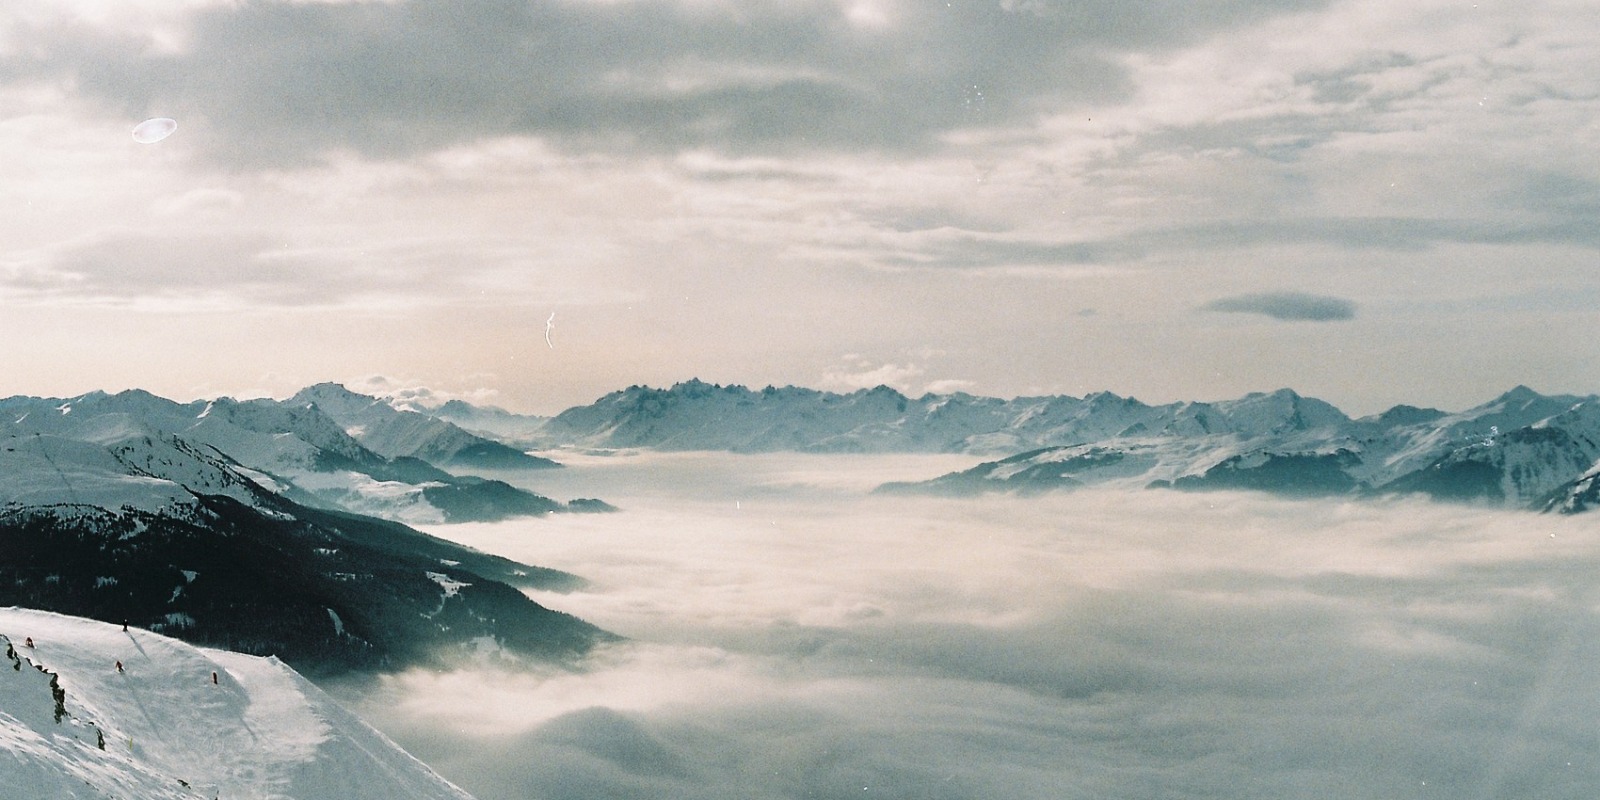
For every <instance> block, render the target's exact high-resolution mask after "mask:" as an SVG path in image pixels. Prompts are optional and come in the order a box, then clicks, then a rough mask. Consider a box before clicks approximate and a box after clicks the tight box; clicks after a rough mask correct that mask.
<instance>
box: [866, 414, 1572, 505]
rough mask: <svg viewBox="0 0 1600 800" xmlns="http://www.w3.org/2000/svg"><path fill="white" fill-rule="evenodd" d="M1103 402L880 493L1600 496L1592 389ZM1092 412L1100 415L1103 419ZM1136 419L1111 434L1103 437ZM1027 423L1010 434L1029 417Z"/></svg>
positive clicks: (1496, 500)
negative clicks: (1435, 397) (1107, 489)
mask: <svg viewBox="0 0 1600 800" xmlns="http://www.w3.org/2000/svg"><path fill="white" fill-rule="evenodd" d="M1099 397H1100V396H1091V398H1087V400H1088V401H1089V402H1091V403H1093V402H1095V401H1096V400H1098V398H1099ZM1099 405H1100V408H1099V409H1098V410H1097V411H1093V412H1090V413H1085V409H1084V404H1083V403H1081V402H1080V403H1079V404H1078V405H1076V406H1073V407H1072V414H1073V415H1075V416H1073V417H1072V419H1071V422H1070V424H1071V426H1072V427H1071V429H1072V431H1073V434H1074V435H1078V436H1082V437H1083V441H1080V442H1077V443H1073V444H1068V445H1059V446H1050V447H1041V448H1037V449H1034V450H1030V451H1027V452H1024V453H1021V454H1019V455H1015V456H1012V457H1009V458H1005V459H1001V460H999V461H993V462H987V463H984V464H981V465H979V466H977V467H974V468H972V469H969V470H965V471H962V472H958V473H952V474H950V475H945V476H942V477H939V478H936V479H934V480H930V481H926V482H922V483H913V484H891V485H888V486H885V487H883V490H884V491H891V492H894V491H899V492H905V491H915V492H928V491H931V492H944V493H958V494H959V493H973V492H984V491H1023V492H1031V491H1042V490H1049V489H1055V488H1065V487H1074V486H1081V485H1114V486H1125V487H1151V486H1155V487H1173V488H1179V489H1190V490H1203V489H1256V490H1262V491H1271V492H1276V493H1284V494H1302V495H1329V494H1368V493H1422V494H1426V495H1429V496H1432V497H1435V498H1438V499H1443V500H1462V501H1471V502H1484V503H1490V504H1504V505H1511V506H1523V507H1526V506H1532V507H1538V508H1545V509H1550V510H1560V511H1566V512H1575V511H1580V510H1584V509H1586V508H1588V507H1590V506H1591V505H1592V504H1593V503H1594V502H1595V501H1596V499H1600V498H1597V495H1600V487H1597V486H1596V484H1597V483H1600V480H1597V478H1596V476H1597V474H1600V470H1597V461H1600V398H1596V397H1576V396H1564V395H1563V396H1545V395H1541V394H1539V393H1537V392H1534V391H1533V390H1531V389H1528V388H1527V387H1523V386H1519V387H1517V388H1515V389H1513V390H1511V391H1509V392H1507V393H1505V394H1503V395H1501V396H1500V397H1497V398H1495V399H1493V400H1491V401H1489V402H1487V403H1484V404H1482V405H1479V406H1476V407H1474V408H1471V409H1467V410H1466V411H1462V412H1459V413H1454V414H1450V413H1445V412H1441V411H1435V410H1432V409H1418V408H1414V407H1410V406H1397V407H1396V408H1394V409H1390V410H1389V411H1386V412H1384V413H1383V414H1379V415H1375V416H1373V417H1365V418H1362V419H1358V420H1352V419H1350V418H1348V417H1346V416H1345V415H1344V414H1343V413H1341V412H1339V411H1338V410H1337V409H1335V408H1334V407H1332V406H1330V405H1328V404H1326V403H1323V402H1321V401H1317V400H1313V399H1310V398H1304V397H1300V396H1299V395H1296V394H1295V393H1293V392H1290V391H1288V390H1281V391H1278V392H1274V393H1272V394H1253V395H1248V396H1246V397H1244V398H1241V399H1239V400H1234V401H1226V402H1220V403H1214V404H1203V403H1184V404H1178V405H1177V406H1164V407H1156V408H1151V407H1148V406H1145V407H1140V406H1135V405H1134V404H1132V403H1129V402H1121V403H1114V402H1107V401H1104V400H1100V401H1099ZM1044 413H1049V412H1047V411H1041V414H1044ZM1056 416H1057V417H1058V418H1059V417H1062V416H1063V415H1061V414H1056ZM1097 418H1099V419H1103V420H1105V421H1104V422H1103V423H1100V424H1095V423H1094V420H1095V419H1097ZM1135 418H1137V421H1136V422H1135V423H1134V424H1132V425H1127V426H1125V427H1121V429H1120V430H1119V431H1117V432H1115V433H1110V434H1105V435H1097V434H1099V433H1102V432H1105V431H1111V430H1113V429H1117V428H1118V427H1119V426H1123V424H1124V423H1126V422H1128V421H1129V420H1131V419H1135ZM1025 423H1026V424H1025V425H1021V426H1016V427H1015V428H1014V430H1027V429H1028V427H1029V426H1031V425H1033V423H1032V421H1031V420H1028V421H1025ZM1057 430H1059V428H1058V429H1057ZM1056 435H1059V434H1058V433H1056V432H1051V433H1049V434H1046V435H1044V436H1043V437H1033V438H1034V439H1038V438H1049V437H1050V436H1056Z"/></svg>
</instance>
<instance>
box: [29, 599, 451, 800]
mask: <svg viewBox="0 0 1600 800" xmlns="http://www.w3.org/2000/svg"><path fill="white" fill-rule="evenodd" d="M29 638H31V639H32V640H33V646H32V647H28V646H27V645H26V640H27V639H29ZM5 648H9V649H8V650H5V653H6V657H5V658H4V659H3V660H0V797H6V798H10V797H18V798H34V797H39V798H45V797H48V798H130V799H131V798H139V799H140V800H145V799H146V798H148V799H151V800H165V799H166V798H185V799H186V800H187V799H192V798H205V799H206V800H211V799H212V798H219V797H220V798H228V799H229V800H256V799H259V800H268V799H269V798H271V799H273V800H284V799H287V798H293V799H294V800H324V799H325V800H407V799H411V798H416V799H417V800H424V799H426V800H433V799H434V798H438V799H439V800H471V798H470V795H468V794H466V793H465V792H463V791H461V790H460V789H458V788H456V787H455V786H452V785H451V784H449V783H448V782H446V781H445V780H444V779H443V778H440V777H439V776H438V775H437V774H435V773H434V772H433V771H432V770H431V769H429V768H428V767H427V766H426V765H424V764H423V763H422V762H420V761H417V760H416V759H415V758H412V757H411V756H410V755H409V754H407V753H406V752H405V751H403V750H401V749H400V748H399V747H398V746H396V745H395V744H394V743H393V742H391V741H389V739H387V738H386V737H384V736H383V735H382V734H380V733H378V732H377V731H375V730H373V729H372V728H371V727H370V726H368V725H367V724H366V723H364V722H362V721H361V720H360V719H358V718H357V717H355V716H354V715H352V714H351V713H349V712H348V711H345V710H344V709H343V708H342V707H340V706H339V705H338V704H337V703H335V702H334V701H333V700H332V699H330V698H329V697H328V696H327V695H325V694H324V693H323V692H322V691H321V690H319V689H317V688H316V687H315V686H313V685H312V684H311V683H310V682H308V681H306V680H305V679H304V678H302V677H301V676H300V675H299V674H298V673H296V672H295V671H294V670H292V669H290V668H289V667H287V666H286V665H284V664H283V663H282V662H280V661H278V660H277V659H275V658H260V657H256V656H248V655H241V654H237V653H229V652H224V651H219V650H207V649H201V648H196V647H192V646H190V645H187V644H184V643H182V642H179V641H177V640H175V639H170V638H167V637H165V636H161V635H159V634H155V633H150V632H148V631H144V630H139V629H130V630H128V631H123V630H122V629H121V627H120V626H117V625H108V624H105V623H101V622H95V621H92V620H86V619H81V618H78V617H68V616H62V615H59V614H52V613H48V612H43V611H33V610H28V609H18V608H10V609H0V649H5ZM119 661H120V662H121V664H122V667H123V670H122V671H121V672H118V671H117V669H116V664H117V662H119ZM213 673H215V674H216V683H213V682H212V674H213ZM52 675H54V676H55V679H56V683H57V685H58V686H59V688H60V689H61V690H63V691H64V693H65V694H64V697H63V698H62V700H61V702H60V703H59V704H58V703H57V700H56V695H55V694H54V693H53V690H52V686H51V679H52ZM58 712H64V713H58Z"/></svg>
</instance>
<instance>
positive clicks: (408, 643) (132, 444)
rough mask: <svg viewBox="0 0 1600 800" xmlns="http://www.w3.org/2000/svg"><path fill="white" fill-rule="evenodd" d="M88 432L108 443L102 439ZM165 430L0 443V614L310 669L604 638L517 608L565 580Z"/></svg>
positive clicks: (535, 607)
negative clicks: (527, 591) (347, 503)
mask: <svg viewBox="0 0 1600 800" xmlns="http://www.w3.org/2000/svg"><path fill="white" fill-rule="evenodd" d="M103 430H106V431H109V428H105V429H103ZM260 480H263V479H261V478H260V477H259V475H258V474H256V473H253V472H252V471H251V470H248V469H246V468H242V467H239V466H237V465H236V464H234V463H232V462H231V461H228V460H225V457H224V456H221V455H219V454H216V453H214V452H211V451H207V450H201V449H200V448H197V447H195V446H192V445H189V444H188V443H186V442H185V441H184V440H182V439H179V438H177V437H172V436H170V435H142V434H138V433H137V432H129V431H125V430H118V431H115V435H108V436H107V442H106V443H104V444H100V443H96V442H93V441H86V440H81V439H70V438H65V437H61V436H57V435H47V434H40V433H35V434H32V435H22V436H15V435H14V436H11V437H8V438H5V439H0V605H20V606H28V607H33V608H43V609H49V610H53V611H59V612H62V613H69V614H75V615H79V616H86V617H92V618H96V619H101V620H107V621H121V620H127V621H130V622H133V623H134V624H137V625H141V626H145V627H148V628H150V629H152V630H158V631H163V632H167V633H171V634H173V635H175V636H179V637H181V638H183V639H185V640H187V641H191V642H196V643H201V644H207V645H213V646H219V647H226V648H228V649H232V650H238V651H242V652H249V653H257V654H262V655H266V654H277V655H279V656H281V657H283V658H284V659H285V660H287V661H289V662H290V663H293V664H295V665H296V666H297V667H300V668H302V669H307V670H311V671H318V672H320V671H338V670H345V669H383V668H389V667H398V666H401V665H405V664H411V663H424V664H433V663H442V661H443V660H447V659H448V658H449V657H450V656H451V654H453V653H460V652H463V651H466V650H471V649H474V648H480V647H482V646H484V645H486V644H487V645H492V646H493V647H496V648H502V649H504V650H506V651H507V652H509V653H513V654H525V655H529V656H536V657H542V658H564V657H569V656H571V655H574V654H576V653H580V652H582V651H583V650H584V649H586V648H587V647H588V646H590V645H591V644H592V643H594V642H596V641H599V640H602V639H605V638H607V634H604V633H603V632H601V631H599V630H598V629H595V628H593V627H592V626H590V625H588V624H586V623H583V622H581V621H579V620H576V619H574V618H572V617H569V616H567V615H565V614H560V613H557V612H555V611H551V610H549V609H547V608H545V607H543V606H540V605H539V604H537V603H534V602H533V601H532V600H529V599H528V598H527V597H526V596H525V595H523V594H522V592H520V591H519V590H518V589H517V588H515V587H518V586H526V587H542V588H550V589H567V588H572V587H575V586H577V585H580V584H581V581H580V580H579V579H577V578H576V577H575V576H572V575H568V574H566V573H561V572H557V571H554V570H546V569H539V568H535V567H528V566H525V565H522V564H517V563H515V562H512V561H508V560H506V559H503V558H498V557H495V556H489V555H487V554H484V553H480V552H478V551H475V550H470V549H468V548H465V547H461V546H459V545H455V544H452V543H450V542H446V541H444V540H441V539H437V538H434V537H431V536H427V535H425V534H422V533H419V532H417V531H414V530H412V529H410V528H407V527H405V526H403V525H400V524H397V523H392V522H386V521H383V520H379V519H373V518H369V517H361V516H357V515H353V514H347V513H342V512H335V511H329V510H323V509H316V508H311V507H308V506H303V505H300V504H298V503H295V502H294V501H292V500H290V499H289V498H287V497H286V496H284V495H283V494H279V493H277V492H275V491H273V490H271V489H270V488H268V487H266V486H263V485H262V484H261V483H259V482H258V481H260Z"/></svg>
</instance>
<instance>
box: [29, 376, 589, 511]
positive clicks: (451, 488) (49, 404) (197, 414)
mask: <svg viewBox="0 0 1600 800" xmlns="http://www.w3.org/2000/svg"><path fill="white" fill-rule="evenodd" d="M369 399H370V398H369ZM410 416H412V417H417V418H420V419H423V420H425V421H429V422H434V423H435V424H436V425H444V423H437V422H436V421H432V420H427V418H425V417H421V416H420V415H410ZM36 434H42V435H53V436H58V437H62V438H66V439H73V440H78V441H84V442H90V443H95V444H101V445H106V446H113V447H114V446H117V443H118V442H126V441H135V442H136V441H140V440H149V441H160V442H166V443H169V444H171V443H174V442H176V443H179V444H175V445H172V446H184V447H189V448H191V449H203V450H206V451H208V452H209V453H210V454H211V455H212V456H214V457H217V458H220V459H223V460H225V461H227V462H230V463H231V464H233V465H234V466H236V467H241V468H244V470H243V471H244V472H247V473H248V474H249V476H250V477H251V478H252V479H254V480H255V482H256V483H258V484H259V485H261V486H263V487H265V488H267V489H269V490H271V491H274V492H279V493H282V494H284V495H285V496H287V497H290V498H293V499H295V500H297V501H299V502H301V503H305V504H310V505H322V506H330V507H334V508H340V509H344V510H347V511H355V512H358V513H364V514H371V515H375V516H381V517H385V518H389V519H395V520H399V521H404V522H411V523H431V522H454V521H467V520H492V519H501V518H505V517H508V516H520V515H530V514H544V513H549V512H551V511H560V510H566V506H565V505H564V504H562V503H559V502H556V501H554V500H551V499H549V498H545V497H541V496H539V495H536V494H533V493H532V492H528V491H525V490H522V489H518V488H515V487H512V486H511V485H509V484H506V483H504V482H501V481H490V480H484V479H482V478H476V477H471V476H457V475H453V474H451V473H449V472H446V471H445V470H443V469H441V468H439V467H438V466H435V465H434V464H432V463H430V462H428V461H427V460H425V459H423V458H420V457H416V456H412V455H394V456H385V455H382V454H379V453H377V452H374V451H373V450H372V449H370V448H368V447H366V446H365V445H363V444H362V443H361V442H360V441H358V440H357V439H355V438H354V437H352V436H351V435H349V433H347V432H346V431H345V428H344V427H343V426H342V425H341V424H340V423H339V422H337V421H335V420H334V419H333V418H331V417H329V416H328V415H327V414H325V413H324V412H323V411H322V410H321V409H320V408H319V407H317V406H316V405H314V404H312V403H297V402H292V401H290V402H279V401H275V400H267V399H261V400H244V401H240V400H234V399H231V398H219V399H216V400H211V401H196V402H193V403H177V402H174V401H172V400H167V399H164V398H160V397H157V396H155V395H152V394H150V393H148V392H143V391H138V390H131V391H126V392H121V393H118V394H114V395H112V394H105V393H103V392H93V393H90V394H87V395H83V396H80V397H75V398H70V399H61V398H40V397H11V398H6V399H4V400H0V437H8V436H9V437H18V436H29V435H36ZM461 436H465V437H470V434H465V433H464V432H461ZM436 438H439V437H436ZM472 438H473V439H474V440H475V437H472ZM480 444H481V443H477V442H475V441H474V442H468V443H467V444H465V445H463V447H464V448H466V449H471V448H478V450H480V451H482V452H490V453H492V452H495V451H494V449H493V448H492V447H488V446H480ZM493 447H498V448H501V449H504V450H508V451H510V452H512V453H515V454H516V455H521V453H520V451H515V450H512V449H511V448H505V447H504V446H503V445H494V446H493ZM530 458H531V457H530ZM541 461H542V460H541ZM580 507H587V506H580Z"/></svg>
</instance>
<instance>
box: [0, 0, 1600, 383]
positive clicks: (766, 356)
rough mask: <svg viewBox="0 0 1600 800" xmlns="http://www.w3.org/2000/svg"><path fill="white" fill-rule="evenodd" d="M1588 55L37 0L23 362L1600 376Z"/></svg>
mask: <svg viewBox="0 0 1600 800" xmlns="http://www.w3.org/2000/svg"><path fill="white" fill-rule="evenodd" d="M1597 63H1600V17H1597V16H1596V15H1595V14H1593V13H1592V7H1591V5H1590V4H1588V3H1584V2H1579V0H1536V1H1535V2H1531V3H1515V4H1512V3H1497V2H1478V3H1473V2H1468V1H1466V0H1450V1H1449V2H1445V1H1444V0H1409V1H1408V2H1404V3H1396V2H1391V1H1390V0H1184V1H1183V2H1179V0H1149V1H1148V2H1143V3H1137V4H1133V3H1123V2H1109V1H1108V0H1080V1H1078V2H1067V0H951V1H950V2H909V1H908V0H547V1H545V2H512V1H511V0H485V1H484V2H476V3H470V4H462V3H456V2H448V1H447V0H437V1H428V0H414V1H408V0H394V1H393V2H383V1H380V0H370V1H353V2H338V1H330V2H317V1H313V0H181V1H180V0H117V1H116V2H113V1H112V0H38V2H30V3H27V4H24V5H23V6H21V7H18V8H8V9H7V11H6V12H4V13H3V14H0V101H3V102H4V103H5V108H6V111H5V113H4V114H0V148H3V152H5V153H6V154H7V155H6V157H5V158H3V159H0V212H3V213H0V242H3V243H4V244H3V245H0V304H3V308H4V309H5V313H4V314H3V315H0V337H3V338H4V340H5V341H6V342H7V345H6V347H4V348H3V350H0V376H3V378H0V394H6V395H9V394H36V395H56V396H71V395H74V394H78V393H81V392H86V391H89V390H94V389H104V390H119V389H125V388H131V387H139V388H144V389H148V390H150V391H153V392H156V393H158V394H162V395H165V396H169V397H173V398H176V399H192V398H195V397H201V396H215V395H218V394H229V395H234V396H244V397H249V396H261V395H274V396H284V395H287V394H290V393H292V392H293V391H294V390H295V389H297V388H299V387H301V386H304V385H308V384H311V383H315V382H319V381H324V380H335V381H344V382H349V383H360V382H366V383H368V384H371V383H374V382H376V381H377V380H378V378H379V377H380V376H381V378H382V380H383V381H385V382H388V383H389V384H391V385H396V386H427V387H430V388H432V389H434V390H435V391H438V392H441V393H444V394H449V395H456V396H462V397H467V398H471V399H476V400H480V401H486V402H490V403H493V404H496V405H500V406H503V407H506V408H510V409H512V410H517V411H523V412H532V413H555V412H557V411H560V410H561V409H564V408H566V407H569V406H571V405H575V404H580V403H586V402H589V401H591V400H593V399H594V398H596V397H598V396H600V395H602V394H604V393H606V392H608V391H611V390H615V389H619V388H622V387H624V386H628V385H633V384H649V385H656V386H662V385H669V384H671V383H674V382H677V381H682V380H687V379H689V378H693V377H698V378H701V379H703V380H706V381H711V382H715V383H740V384H745V385H749V386H754V387H758V386H763V385H767V384H775V385H785V384H795V385H802V386H811V387H817V388H824V389H833V390H840V391H849V390H853V389H856V388H864V387H870V386H873V385H876V384H880V383H881V384H887V385H890V386H893V387H895V388H897V389H900V390H902V391H905V392H908V393H911V394H920V393H922V392H924V391H954V390H962V391H968V392H972V393H975V394H984V395H994V396H1002V397H1010V396H1016V395H1035V394H1057V393H1060V394H1071V395H1082V394H1085V393H1089V392H1094V391H1101V390H1110V391H1114V392H1117V393H1119V394H1123V395H1132V396H1135V397H1138V398H1139V399H1141V400H1144V401H1146V402H1171V401H1175V400H1186V399H1193V400H1217V399H1226V398H1232V397H1238V396H1241V395H1243V394H1245V393H1247V392H1250V391H1264V390H1272V389H1276V388H1279V387H1284V386H1288V387H1292V388H1294V389H1296V390H1298V391H1300V392H1301V393H1302V394H1307V395H1312V396H1316V397H1320V398H1322V399H1325V400H1327V401H1329V402H1332V403H1334V404H1335V405H1338V406H1339V407H1340V408H1342V409H1343V410H1345V411H1346V412H1347V413H1351V414H1365V413H1373V412H1376V411H1381V410H1383V409H1384V408H1387V407H1389V406H1391V405H1394V404H1396V403H1410V404H1414V405H1424V406H1435V407H1440V408H1444V409H1449V410H1457V409H1461V408H1465V407H1468V406H1471V405H1474V404H1476V403H1478V402H1482V401H1484V400H1487V399H1489V398H1490V397H1493V396H1495V395H1497V394H1499V393H1500V392H1502V391H1504V390H1506V389H1508V388H1510V387H1512V386H1514V385H1517V384H1526V385H1529V386H1531V387H1533V388H1535V389H1537V390H1540V391H1544V392H1548V393H1557V392H1567V393H1578V394H1589V393H1591V392H1593V391H1595V389H1596V386H1597V385H1600V337H1597V336H1595V335H1594V333H1595V331H1596V330H1597V324H1600V311H1597V309H1600V271H1597V270H1595V269H1594V264H1595V258H1596V254H1597V250H1600V227H1596V226H1595V225H1594V219H1595V217H1596V212H1597V211H1600V161H1597V160H1596V159H1595V158H1594V156H1593V154H1594V153H1595V152H1596V150H1597V146H1600V77H1597V75H1600V73H1597V71H1596V70H1595V65H1596V64H1597ZM152 117H169V118H172V119H174V120H176V121H177V123H178V128H177V130H176V131H175V132H174V133H172V134H171V135H170V136H169V137H167V138H166V139H163V140H161V141H159V142H154V143H140V142H137V141H135V140H134V138H133V137H132V136H131V135H130V132H131V131H132V129H133V127H134V126H135V125H136V124H138V123H139V122H140V121H142V120H145V119H148V118H152Z"/></svg>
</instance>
